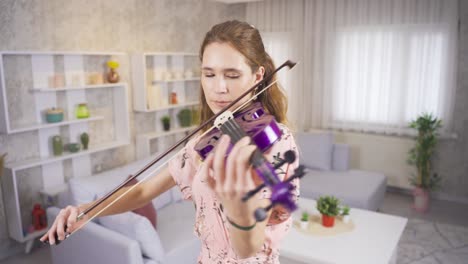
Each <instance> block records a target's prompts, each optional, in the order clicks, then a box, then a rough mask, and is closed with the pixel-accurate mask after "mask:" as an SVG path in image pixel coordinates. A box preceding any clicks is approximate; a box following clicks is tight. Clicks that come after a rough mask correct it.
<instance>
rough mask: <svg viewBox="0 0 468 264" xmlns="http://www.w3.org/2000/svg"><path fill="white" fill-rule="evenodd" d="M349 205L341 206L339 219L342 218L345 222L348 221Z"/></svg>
mask: <svg viewBox="0 0 468 264" xmlns="http://www.w3.org/2000/svg"><path fill="white" fill-rule="evenodd" d="M349 210H350V209H349V206H347V205H345V206H343V207H341V213H340V215H341V219H342V220H343V223H345V224H347V223H349Z"/></svg>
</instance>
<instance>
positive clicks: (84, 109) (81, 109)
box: [76, 103, 89, 118]
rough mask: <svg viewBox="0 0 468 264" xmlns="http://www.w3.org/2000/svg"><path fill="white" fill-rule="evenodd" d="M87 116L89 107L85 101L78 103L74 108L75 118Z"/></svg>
mask: <svg viewBox="0 0 468 264" xmlns="http://www.w3.org/2000/svg"><path fill="white" fill-rule="evenodd" d="M88 117H89V109H88V106H87V105H86V103H81V104H79V105H78V107H77V109H76V118H88Z"/></svg>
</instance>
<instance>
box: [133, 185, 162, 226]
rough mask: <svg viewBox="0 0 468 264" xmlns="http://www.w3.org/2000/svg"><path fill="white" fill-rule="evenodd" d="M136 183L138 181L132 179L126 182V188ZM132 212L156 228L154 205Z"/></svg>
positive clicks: (147, 205)
mask: <svg viewBox="0 0 468 264" xmlns="http://www.w3.org/2000/svg"><path fill="white" fill-rule="evenodd" d="M129 177H130V176H129ZM137 183H138V180H137V179H133V180H131V181H130V182H128V183H127V185H126V186H132V185H135V184H137ZM133 212H134V213H135V214H138V215H141V216H144V217H146V218H147V219H148V220H149V221H150V222H151V224H152V225H153V227H154V228H156V225H157V224H156V221H157V214H156V209H155V207H154V205H153V204H152V203H151V202H149V203H147V204H145V205H143V206H142V207H140V208H137V209H135V210H133Z"/></svg>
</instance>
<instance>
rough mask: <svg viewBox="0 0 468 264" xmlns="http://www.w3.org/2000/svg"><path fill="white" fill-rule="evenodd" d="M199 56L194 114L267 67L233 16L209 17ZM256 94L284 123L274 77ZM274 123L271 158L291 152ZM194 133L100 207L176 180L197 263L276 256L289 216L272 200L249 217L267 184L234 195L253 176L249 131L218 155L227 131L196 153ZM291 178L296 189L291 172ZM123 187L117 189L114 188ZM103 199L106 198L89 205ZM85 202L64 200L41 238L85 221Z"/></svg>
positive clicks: (136, 203) (141, 196) (135, 199)
mask: <svg viewBox="0 0 468 264" xmlns="http://www.w3.org/2000/svg"><path fill="white" fill-rule="evenodd" d="M200 59H201V70H202V76H201V93H200V94H201V121H202V122H203V121H205V120H207V119H208V118H210V117H211V116H213V115H214V114H215V113H218V112H219V111H220V110H221V109H222V108H224V107H225V106H227V105H228V104H229V103H230V102H232V101H233V100H234V99H236V98H237V97H238V96H239V95H241V94H242V93H243V92H245V91H246V90H247V89H249V88H250V87H252V86H254V85H255V84H256V83H258V82H260V81H261V80H262V79H263V77H264V76H266V75H268V74H269V73H271V72H273V71H274V69H275V67H274V65H273V61H272V60H271V58H270V56H269V55H268V54H267V53H266V52H265V49H264V46H263V42H262V39H261V37H260V34H259V32H258V30H257V29H255V28H254V27H252V26H250V25H249V24H247V23H244V22H239V21H227V22H224V23H221V24H218V25H215V26H214V27H213V28H212V29H211V30H210V31H209V32H208V33H207V34H206V36H205V39H204V41H203V43H202V45H201V49H200ZM273 80H275V78H273ZM250 96H251V95H250ZM247 99H248V97H247V98H244V99H243V100H241V101H240V102H238V103H237V104H236V106H238V105H241V104H242V103H243V102H245V101H246V100H247ZM256 101H260V102H262V104H263V106H264V108H265V109H266V110H267V111H268V112H269V113H270V114H272V115H274V116H275V118H276V121H277V122H279V123H286V99H285V97H284V95H283V93H282V92H281V90H280V88H279V86H278V85H273V87H271V88H270V89H268V90H267V91H266V92H265V93H263V94H261V95H260V96H258V97H257V99H256ZM236 106H234V107H233V109H234V108H235V107H236ZM280 127H281V129H282V132H283V134H282V137H281V139H280V140H279V141H278V142H276V143H275V144H274V145H273V147H271V148H270V149H269V150H268V151H267V152H266V153H265V155H266V157H267V159H268V160H269V161H271V162H272V163H274V162H275V158H276V159H277V158H279V157H282V154H283V153H284V152H285V151H287V150H293V151H295V152H296V154H297V150H296V145H295V142H294V139H293V137H292V135H291V133H290V131H289V129H288V128H287V127H286V126H285V125H283V124H280ZM196 141H197V140H196V137H195V138H193V139H191V140H190V141H189V142H188V143H187V145H186V146H185V147H184V148H183V149H182V150H181V151H180V152H179V153H178V154H177V156H176V158H175V159H173V160H172V161H171V162H170V163H169V165H168V166H167V167H166V168H165V169H164V170H163V171H162V172H161V173H160V174H159V175H156V176H155V177H152V178H151V179H149V180H147V181H145V182H143V183H142V184H140V185H138V186H137V187H136V188H135V189H134V190H132V191H131V192H129V193H128V194H127V195H126V197H124V198H123V199H121V200H120V201H118V202H117V203H115V204H114V205H113V206H111V207H109V208H108V209H106V210H105V211H104V213H103V214H102V215H110V214H117V213H122V212H126V211H129V210H133V209H135V208H139V207H141V206H142V205H144V204H146V203H147V202H149V201H150V200H152V199H154V198H155V197H157V196H158V195H159V194H162V193H163V192H165V191H167V190H168V189H170V188H171V187H173V186H174V185H178V187H179V188H180V190H181V192H182V194H183V197H184V199H190V200H192V201H193V202H194V204H195V207H196V222H195V233H196V234H197V236H198V237H199V238H200V239H201V242H202V249H201V253H200V256H199V263H279V260H278V257H279V242H280V241H281V239H282V237H283V236H284V235H285V234H286V233H287V231H288V230H289V228H290V227H291V223H292V220H291V217H290V215H289V213H288V212H287V211H285V210H284V209H282V208H281V207H280V206H277V207H275V208H273V210H271V211H270V212H269V215H268V217H267V220H265V221H263V222H256V220H255V218H254V216H253V215H254V211H255V210H256V209H257V208H258V207H266V206H267V205H268V204H269V199H268V198H269V197H270V191H269V190H268V189H267V188H265V189H264V190H262V191H261V192H259V193H258V194H257V196H256V197H253V198H251V199H250V200H248V201H247V202H242V201H241V198H242V196H243V195H244V194H245V193H246V192H248V191H249V190H252V189H254V188H255V186H256V185H258V184H260V183H261V181H260V179H259V177H258V175H256V174H255V172H254V171H253V170H252V168H251V166H250V164H249V158H250V156H251V155H252V153H253V151H254V149H255V147H254V146H253V145H251V144H249V142H250V141H249V138H247V137H246V138H243V139H242V140H240V141H239V142H237V143H236V144H235V145H234V147H233V148H232V149H231V152H230V153H229V155H228V156H227V158H225V156H226V153H227V150H228V147H229V144H230V139H229V136H227V135H224V136H222V137H221V139H220V141H219V143H218V146H217V148H216V149H215V150H214V151H212V153H211V154H210V155H209V156H208V157H207V158H206V159H205V160H204V161H201V159H200V158H199V156H198V154H197V153H196V151H195V150H194V146H195V144H196ZM296 160H297V159H296ZM297 165H298V163H297V161H296V162H295V163H293V164H291V165H284V166H283V167H282V168H281V170H280V171H281V173H280V174H279V176H280V178H282V179H283V180H284V179H286V178H287V177H289V176H291V175H292V173H293V171H294V169H295V168H296V167H297ZM293 185H295V187H296V188H295V193H294V194H295V195H296V197H297V196H298V180H297V179H296V180H294V181H293ZM124 191H125V189H123V190H120V191H119V192H118V193H117V194H115V195H114V196H115V197H117V196H118V195H119V194H120V193H122V192H124ZM109 200H112V199H109ZM107 204H109V202H105V203H103V204H102V205H100V206H99V207H98V208H97V209H95V210H94V211H96V212H97V211H99V209H101V208H104V207H105V206H106V205H107ZM90 205H91V204H84V205H79V206H77V207H75V206H68V207H67V208H65V209H63V210H61V212H60V214H59V215H58V216H57V218H56V219H55V221H54V223H53V224H52V226H51V228H50V230H49V231H48V232H47V233H46V234H45V235H44V236H43V237H42V238H41V240H42V241H45V240H46V239H48V240H49V242H50V243H51V244H54V243H55V242H56V241H55V238H54V236H55V234H57V235H58V238H59V239H60V240H63V239H64V237H65V232H69V233H71V232H73V231H74V230H76V229H77V228H79V227H80V225H82V223H83V222H85V221H83V220H80V221H79V222H77V221H76V217H77V215H78V214H79V213H80V212H81V211H83V210H84V209H86V208H87V207H88V206H90ZM87 217H90V215H88V216H87ZM65 229H66V230H65Z"/></svg>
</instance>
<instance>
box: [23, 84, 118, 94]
mask: <svg viewBox="0 0 468 264" xmlns="http://www.w3.org/2000/svg"><path fill="white" fill-rule="evenodd" d="M126 85H127V84H126V83H105V84H93V85H83V86H70V87H61V88H34V89H31V90H30V91H31V92H60V91H70V90H84V89H98V88H109V87H121V86H126Z"/></svg>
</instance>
